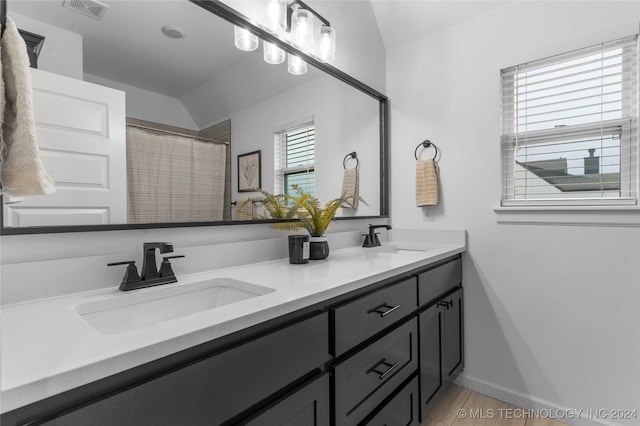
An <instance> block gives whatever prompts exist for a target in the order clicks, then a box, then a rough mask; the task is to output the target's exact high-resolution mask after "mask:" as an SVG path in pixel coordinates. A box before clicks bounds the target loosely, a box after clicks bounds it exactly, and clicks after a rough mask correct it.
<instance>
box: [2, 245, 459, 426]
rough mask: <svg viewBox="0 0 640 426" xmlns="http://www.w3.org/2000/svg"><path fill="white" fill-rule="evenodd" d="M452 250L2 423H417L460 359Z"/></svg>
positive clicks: (5, 416)
mask: <svg viewBox="0 0 640 426" xmlns="http://www.w3.org/2000/svg"><path fill="white" fill-rule="evenodd" d="M462 293H463V290H462V261H461V256H460V255H456V256H454V257H451V258H449V259H447V260H443V261H440V262H438V263H437V264H434V265H433V266H428V267H423V268H420V269H416V270H414V271H410V272H408V273H405V274H402V275H399V276H397V277H393V278H389V279H387V280H385V281H382V282H379V283H375V284H372V285H371V286H368V287H365V288H362V289H360V290H356V291H354V292H352V293H349V294H347V295H343V296H340V297H337V298H335V299H332V300H331V301H326V302H321V303H318V304H316V305H313V306H310V307H307V308H304V309H303V310H301V311H298V312H294V313H291V314H287V315H285V316H283V317H279V318H276V319H274V320H272V321H270V322H267V323H264V324H258V325H256V326H253V327H251V328H249V329H246V330H242V331H241V332H239V333H237V334H235V335H232V336H225V337H223V338H220V339H214V340H211V341H210V342H207V343H206V344H203V345H200V346H199V347H194V348H189V349H188V350H186V351H183V352H180V353H176V354H172V355H170V356H169V357H167V359H166V360H163V359H161V360H156V361H153V362H151V363H149V364H145V365H142V366H140V367H137V368H135V369H133V370H129V371H126V372H123V373H120V374H118V375H116V376H111V377H108V378H105V379H103V380H102V381H100V382H95V383H90V384H87V385H85V386H83V387H82V388H78V389H73V390H71V391H69V392H68V393H65V394H61V395H55V396H53V397H51V398H49V399H47V400H44V401H40V402H36V403H34V404H32V405H30V406H26V407H22V408H20V409H17V410H14V411H11V412H9V413H4V414H2V416H1V418H0V421H1V422H2V424H3V425H7V426H20V425H27V424H29V425H47V426H54V425H64V426H74V425H78V426H80V425H82V426H85V425H92V426H102V425H104V426H107V425H108V426H111V425H118V426H128V425H131V426H133V425H135V426H146V425H153V426H163V425H166V426H175V425H189V426H197V425H207V426H211V425H230V424H233V425H236V424H240V425H251V426H261V425H265V426H273V425H280V426H303V425H304V426H307V425H314V426H329V425H333V426H356V425H365V424H367V425H377V426H383V425H408V426H410V425H418V424H419V419H420V417H421V416H422V417H424V415H425V409H428V408H427V403H428V402H429V401H430V400H431V399H432V397H433V396H434V395H435V394H436V393H437V392H438V390H440V389H441V388H442V385H443V383H444V382H446V381H451V380H453V379H454V378H455V376H456V375H457V374H458V373H459V372H460V371H461V369H462V367H463V346H462V345H463V322H462V313H463V309H462V308H463V295H462Z"/></svg>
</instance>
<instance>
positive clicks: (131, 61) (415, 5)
mask: <svg viewBox="0 0 640 426" xmlns="http://www.w3.org/2000/svg"><path fill="white" fill-rule="evenodd" d="M243 1H245V2H246V3H244V5H247V4H250V3H251V1H248V0H243ZM315 1H318V2H322V1H323V0H315ZM343 1H344V0H343ZM351 1H363V0H351ZM105 3H107V4H108V5H109V9H108V11H107V13H106V14H105V16H104V18H103V19H102V20H101V21H96V20H94V19H91V18H87V17H86V16H83V15H81V14H79V13H76V12H74V11H70V10H68V9H65V8H63V7H62V0H33V1H15V2H12V3H11V6H10V7H11V10H13V11H15V12H17V13H20V14H23V15H26V16H30V17H32V18H34V19H37V20H40V21H43V22H48V23H51V24H53V25H55V26H58V27H61V28H65V29H67V30H69V31H72V32H74V33H78V34H81V35H82V36H83V57H84V59H83V60H84V66H85V68H84V71H85V72H86V73H88V74H92V75H96V76H99V77H104V78H108V79H110V80H115V81H119V82H121V83H125V84H129V85H132V86H136V87H139V88H142V89H147V90H151V91H154V92H156V93H163V94H166V95H169V96H171V97H174V98H181V97H183V96H185V94H187V93H189V92H192V91H193V90H194V89H196V88H199V87H201V86H202V85H203V84H205V83H206V82H207V81H209V80H211V76H212V75H220V74H223V73H225V72H227V73H229V72H231V73H234V71H233V70H234V69H236V68H234V67H238V66H239V64H243V63H244V62H249V61H252V62H251V64H243V65H244V67H245V68H246V67H251V68H255V67H261V66H264V64H262V65H260V62H261V58H260V56H261V55H259V54H255V55H251V56H249V55H246V54H245V52H241V51H239V50H237V49H235V48H233V47H232V46H233V32H232V31H231V29H230V25H228V24H226V25H222V24H221V23H220V19H219V18H218V17H216V16H214V15H212V14H210V13H203V10H202V9H201V8H199V7H197V6H196V5H194V4H193V3H191V2H187V1H183V0H181V1H149V0H127V1H115V0H108V1H105ZM501 3H502V2H500V1H483V0H477V1H468V0H467V1H457V0H448V1H431V0H413V1H412V0H372V1H371V5H372V9H373V12H374V15H375V18H376V20H377V23H378V27H379V30H380V33H381V36H382V39H383V42H384V45H385V47H386V48H387V49H389V48H392V47H394V46H397V45H400V44H403V43H406V42H409V41H411V40H414V39H416V38H420V37H423V36H425V35H427V34H429V33H432V32H434V31H437V30H438V29H441V28H443V27H445V26H448V25H451V24H454V23H456V22H459V21H461V20H463V19H466V18H469V17H471V16H473V15H476V14H479V13H482V12H484V11H486V10H489V9H491V8H494V7H496V6H497V5H499V4H501ZM140 16H144V17H145V19H140V18H139V17H140ZM166 24H170V25H177V26H179V27H182V28H183V29H185V32H186V36H185V38H184V39H181V40H174V39H170V38H167V37H165V36H164V35H163V34H162V32H161V31H160V27H161V26H162V25H166ZM253 53H256V52H253ZM194 63H197V64H198V66H187V65H186V64H191V65H193V64H194ZM270 67H271V68H269V69H268V70H266V71H263V72H266V73H269V74H273V76H272V77H270V78H271V80H270V83H269V86H270V87H271V88H272V89H274V88H278V87H287V86H286V85H285V84H291V83H290V82H285V79H288V78H290V77H288V73H286V72H282V71H283V70H282V69H277V70H274V69H272V68H274V67H273V66H270ZM238 69H239V68H238ZM150 70H153V72H150ZM310 74H312V75H307V76H305V77H304V78H300V77H297V78H296V79H297V80H296V84H301V83H302V82H303V81H305V80H307V81H308V80H309V79H311V78H313V77H317V74H316V73H310ZM314 74H315V75H314ZM176 76H180V78H176ZM278 80H282V82H280V81H278ZM274 90H275V89H274Z"/></svg>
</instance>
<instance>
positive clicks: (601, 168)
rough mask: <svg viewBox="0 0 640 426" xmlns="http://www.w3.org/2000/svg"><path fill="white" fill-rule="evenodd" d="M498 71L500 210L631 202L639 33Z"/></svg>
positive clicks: (634, 172) (635, 186) (634, 181)
mask: <svg viewBox="0 0 640 426" xmlns="http://www.w3.org/2000/svg"><path fill="white" fill-rule="evenodd" d="M501 73H502V137H501V145H502V176H503V191H502V205H504V206H509V205H549V204H552V205H553V204H557V205H582V204H584V205H589V204H637V199H638V174H639V171H638V170H639V165H638V164H639V161H638V158H639V154H638V150H639V143H638V86H639V84H638V37H637V35H636V36H633V37H627V38H624V39H621V40H616V41H613V42H609V43H603V44H601V45H598V46H593V47H589V48H586V49H581V50H578V51H573V52H570V53H567V54H563V55H559V56H554V57H551V58H547V59H543V60H538V61H534V62H529V63H525V64H521V65H517V66H514V67H510V68H507V69H504V70H502V72H501Z"/></svg>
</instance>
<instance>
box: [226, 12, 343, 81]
mask: <svg viewBox="0 0 640 426" xmlns="http://www.w3.org/2000/svg"><path fill="white" fill-rule="evenodd" d="M316 20H318V21H320V23H321V25H320V27H319V28H317V29H316V28H315V27H316V25H315V21H316ZM262 26H263V27H265V28H266V29H267V30H269V31H270V32H272V33H273V34H275V35H277V36H279V37H280V38H281V39H285V40H289V41H291V43H292V44H293V45H294V46H295V47H297V48H298V49H300V50H302V51H304V52H306V53H308V54H310V55H314V56H316V57H317V58H318V59H319V60H320V61H321V62H324V63H331V62H333V61H334V60H335V58H336V31H335V29H334V28H333V27H332V26H331V24H330V23H329V21H327V20H326V19H325V18H324V17H323V16H322V15H320V14H319V13H318V12H316V11H315V10H313V9H312V8H310V7H309V6H308V5H307V4H306V3H305V2H303V1H302V0H294V1H293V2H291V3H289V0H267V5H266V12H265V14H264V18H263V20H262ZM234 39H235V45H236V47H237V48H238V49H240V50H244V51H252V50H255V49H257V48H258V44H259V41H258V36H256V35H255V34H252V33H251V32H250V31H249V30H247V29H245V28H242V27H238V26H237V25H236V26H234ZM263 51H264V53H263V55H264V56H263V58H264V61H265V62H266V63H268V64H281V63H282V62H284V59H285V57H286V56H287V55H286V54H285V51H284V49H282V48H281V47H279V46H278V45H276V44H274V43H271V42H268V41H263ZM288 56H289V58H288V61H287V69H288V71H289V72H290V73H291V74H295V75H301V74H304V73H306V72H307V63H306V62H305V61H304V60H302V59H301V58H300V57H298V56H296V55H292V54H289V55H288Z"/></svg>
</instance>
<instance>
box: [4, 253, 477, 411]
mask: <svg viewBox="0 0 640 426" xmlns="http://www.w3.org/2000/svg"><path fill="white" fill-rule="evenodd" d="M394 245H395V246H396V247H405V246H409V247H414V248H421V249H422V251H420V250H401V251H398V252H393V250H389V246H386V247H384V246H383V247H382V248H373V249H364V248H361V247H353V248H346V249H341V250H335V251H332V252H331V255H330V256H329V258H328V259H325V260H320V261H311V262H310V263H308V264H303V265H291V264H289V262H288V260H287V259H281V260H275V261H269V262H262V263H255V264H249V265H244V266H239V267H233V268H226V269H217V270H212V271H209V272H205V273H198V274H191V275H186V276H180V277H178V279H179V281H180V282H179V283H176V284H167V285H164V286H159V287H152V288H147V289H141V290H135V291H134V292H135V293H140V292H153V291H157V289H159V288H161V287H167V286H184V285H189V284H190V283H194V282H198V281H202V280H206V279H211V278H231V279H235V280H239V281H245V282H248V283H251V284H256V285H260V286H264V287H269V288H272V289H274V290H275V291H272V292H270V293H268V294H265V295H261V296H258V297H254V298H252V299H247V300H243V301H239V302H236V303H232V304H228V305H225V306H221V307H218V308H215V309H210V310H205V311H201V312H197V313H193V314H190V315H186V316H183V317H181V318H178V319H173V320H171V321H165V322H160V323H157V324H153V325H149V326H145V327H142V328H138V329H135V330H133V331H129V332H122V333H119V334H101V333H100V332H98V331H96V330H95V329H94V328H93V327H92V326H91V325H90V324H89V323H88V322H87V321H85V320H84V318H82V317H81V316H80V314H79V313H78V312H77V311H76V308H75V307H76V306H77V305H79V304H83V303H86V302H92V301H97V300H103V299H107V298H114V297H125V298H126V297H129V296H130V294H131V293H130V292H121V291H119V290H118V289H117V287H115V286H114V287H113V288H110V289H102V290H97V291H91V292H86V293H76V294H72V295H67V296H60V297H55V298H50V299H42V300H37V301H31V302H25V303H18V304H14V305H8V306H5V307H3V309H2V346H1V359H0V362H1V388H2V395H1V401H2V405H1V409H2V412H8V411H11V410H14V409H16V408H19V407H21V406H24V405H27V404H30V403H33V402H36V401H39V400H41V399H44V398H47V397H50V396H53V395H55V394H58V393H60V392H63V391H66V390H69V389H73V388H75V387H78V386H81V385H84V384H87V383H91V382H93V381H96V380H99V379H101V378H104V377H107V376H110V375H113V374H116V373H119V372H122V371H124V370H127V369H129V368H133V367H136V366H139V365H141V364H143V363H146V362H149V361H152V360H155V359H158V358H161V357H163V356H166V355H169V354H172V353H175V352H177V351H180V350H183V349H187V348H189V347H193V346H195V345H198V344H201V343H204V342H207V341H210V340H212V339H215V338H218V337H221V336H225V335H227V334H230V333H233V332H236V331H239V330H242V329H245V328H247V327H250V326H253V325H256V324H259V323H261V322H264V321H267V320H270V319H273V318H276V317H279V316H281V315H284V314H287V313H290V312H293V311H296V310H298V309H301V308H305V307H308V306H311V305H314V304H316V303H319V302H322V301H324V300H327V299H330V298H332V297H335V296H339V295H342V294H345V293H347V292H350V291H352V290H356V289H359V288H362V287H364V286H367V285H370V284H373V283H375V282H378V281H380V280H383V279H386V278H390V277H393V276H395V275H398V274H402V273H405V272H408V271H410V270H412V269H415V268H418V267H421V266H424V265H428V264H429V263H432V262H435V261H438V260H441V259H444V258H446V257H449V256H452V255H454V254H457V253H461V252H463V251H464V250H465V245H464V244H460V243H458V244H434V245H431V246H426V245H420V244H416V243H406V244H405V245H403V244H402V243H401V242H395V243H392V244H391V246H394ZM418 246H419V247H418Z"/></svg>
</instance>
